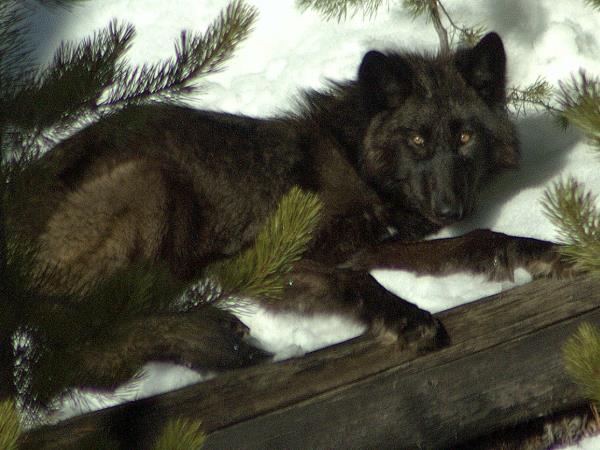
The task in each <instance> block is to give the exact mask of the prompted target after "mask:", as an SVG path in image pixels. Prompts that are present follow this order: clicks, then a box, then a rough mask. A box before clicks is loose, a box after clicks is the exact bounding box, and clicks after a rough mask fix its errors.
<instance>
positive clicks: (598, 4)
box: [584, 0, 600, 11]
mask: <svg viewBox="0 0 600 450" xmlns="http://www.w3.org/2000/svg"><path fill="white" fill-rule="evenodd" d="M584 1H585V3H586V4H587V5H588V6H589V7H591V8H594V9H596V10H598V11H600V0H584Z"/></svg>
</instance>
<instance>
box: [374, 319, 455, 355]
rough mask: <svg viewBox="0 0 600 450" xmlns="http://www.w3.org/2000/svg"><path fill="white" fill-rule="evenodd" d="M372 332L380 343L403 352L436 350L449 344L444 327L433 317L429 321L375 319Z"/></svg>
mask: <svg viewBox="0 0 600 450" xmlns="http://www.w3.org/2000/svg"><path fill="white" fill-rule="evenodd" d="M370 332H371V333H372V334H373V335H374V336H375V337H376V338H377V339H378V340H379V341H381V342H383V343H385V344H395V345H398V346H399V348H400V349H402V350H404V349H409V348H413V349H415V350H417V351H419V352H420V351H428V350H435V349H437V348H440V347H444V346H446V345H448V343H449V337H448V334H447V333H446V330H445V328H444V326H443V325H442V323H441V322H440V321H439V320H437V319H434V318H433V317H431V318H430V319H427V320H419V319H418V320H414V319H410V320H409V319H407V318H406V317H398V318H396V319H395V320H391V319H390V318H386V319H384V318H381V319H375V320H374V321H373V322H372V323H371V327H370Z"/></svg>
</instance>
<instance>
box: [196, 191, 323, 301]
mask: <svg viewBox="0 0 600 450" xmlns="http://www.w3.org/2000/svg"><path fill="white" fill-rule="evenodd" d="M321 209H322V204H321V202H320V200H319V199H318V197H317V196H316V195H315V194H312V193H307V192H303V191H302V190H300V189H299V188H297V187H294V188H292V189H291V190H290V192H289V193H287V194H286V195H285V196H284V197H283V198H282V199H281V201H280V204H279V206H278V208H277V210H276V212H275V213H274V214H273V215H272V216H271V217H270V218H269V219H268V220H267V222H266V223H265V225H264V226H263V228H262V230H261V232H260V233H259V234H258V236H257V237H256V240H255V243H254V245H253V246H252V248H250V249H248V250H246V251H244V252H242V253H241V254H240V255H239V256H236V257H234V258H232V259H230V260H227V261H224V262H222V263H217V264H214V265H212V266H210V267H209V269H208V271H207V273H208V277H209V278H213V279H215V280H218V283H219V284H220V285H221V287H222V289H223V292H225V293H230V295H240V296H248V297H261V298H270V299H277V298H279V296H280V295H281V292H282V291H283V282H282V277H283V276H284V275H285V274H286V273H287V272H289V271H290V270H291V268H292V265H293V263H295V262H296V261H298V260H299V259H300V257H301V256H302V254H303V253H304V252H305V251H306V250H307V248H308V246H309V244H310V242H311V240H312V238H313V234H314V232H315V230H316V228H317V225H318V222H319V220H320V215H321Z"/></svg>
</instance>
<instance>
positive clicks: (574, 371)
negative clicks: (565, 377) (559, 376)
mask: <svg viewBox="0 0 600 450" xmlns="http://www.w3.org/2000/svg"><path fill="white" fill-rule="evenodd" d="M562 357H563V364H564V366H565V370H566V372H567V373H568V374H569V376H570V377H571V378H572V379H573V380H574V381H575V382H576V383H577V384H578V385H579V387H580V388H581V390H582V392H583V394H584V395H585V396H586V397H587V398H589V399H590V400H592V401H593V402H595V403H596V404H599V403H600V330H598V328H597V327H595V326H594V325H592V324H590V323H587V322H584V323H582V324H581V325H580V326H579V328H578V329H577V331H576V332H575V334H574V335H573V336H571V337H570V338H569V339H568V340H567V342H566V343H565V345H564V346H563V349H562Z"/></svg>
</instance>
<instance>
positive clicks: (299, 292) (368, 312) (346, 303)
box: [267, 260, 447, 350]
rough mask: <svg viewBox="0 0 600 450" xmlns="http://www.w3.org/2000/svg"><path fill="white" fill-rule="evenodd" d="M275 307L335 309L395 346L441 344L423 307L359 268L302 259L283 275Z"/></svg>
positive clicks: (440, 332)
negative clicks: (347, 267) (334, 265)
mask: <svg viewBox="0 0 600 450" xmlns="http://www.w3.org/2000/svg"><path fill="white" fill-rule="evenodd" d="M267 307H270V308H271V309H275V310H281V309H283V310H293V311H299V312H302V313H303V314H306V313H309V314H310V313H320V312H323V313H339V314H343V315H344V316H348V317H351V318H354V319H356V320H358V321H359V322H361V323H364V324H366V325H367V326H368V327H369V329H370V331H371V332H372V333H373V334H375V335H376V336H378V337H379V338H382V340H384V341H392V342H396V343H398V344H399V345H400V347H405V346H407V345H410V346H412V347H415V348H416V349H418V350H427V349H432V348H436V347H439V346H441V345H444V344H445V343H446V341H447V335H446V332H445V330H444V328H443V326H442V325H441V323H440V322H439V321H438V320H437V319H435V318H433V317H432V316H431V314H429V313H428V312H427V311H424V310H422V309H419V308H418V307H417V306H416V305H413V304H412V303H409V302H407V301H405V300H403V299H401V298H399V297H397V296H395V295H393V294H391V293H390V292H388V291H387V290H386V289H384V288H383V287H382V286H381V285H380V284H379V283H377V281H376V280H375V279H374V278H373V277H372V276H371V275H369V273H368V272H366V271H362V270H358V271H357V270H348V269H339V268H330V267H326V266H324V265H322V264H320V263H317V262H314V261H310V260H304V261H301V262H300V263H298V264H296V265H295V267H294V270H293V271H292V272H291V273H290V274H289V275H288V277H287V280H286V286H285V289H284V293H283V296H282V299H281V300H277V301H274V302H270V303H268V304H267Z"/></svg>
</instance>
